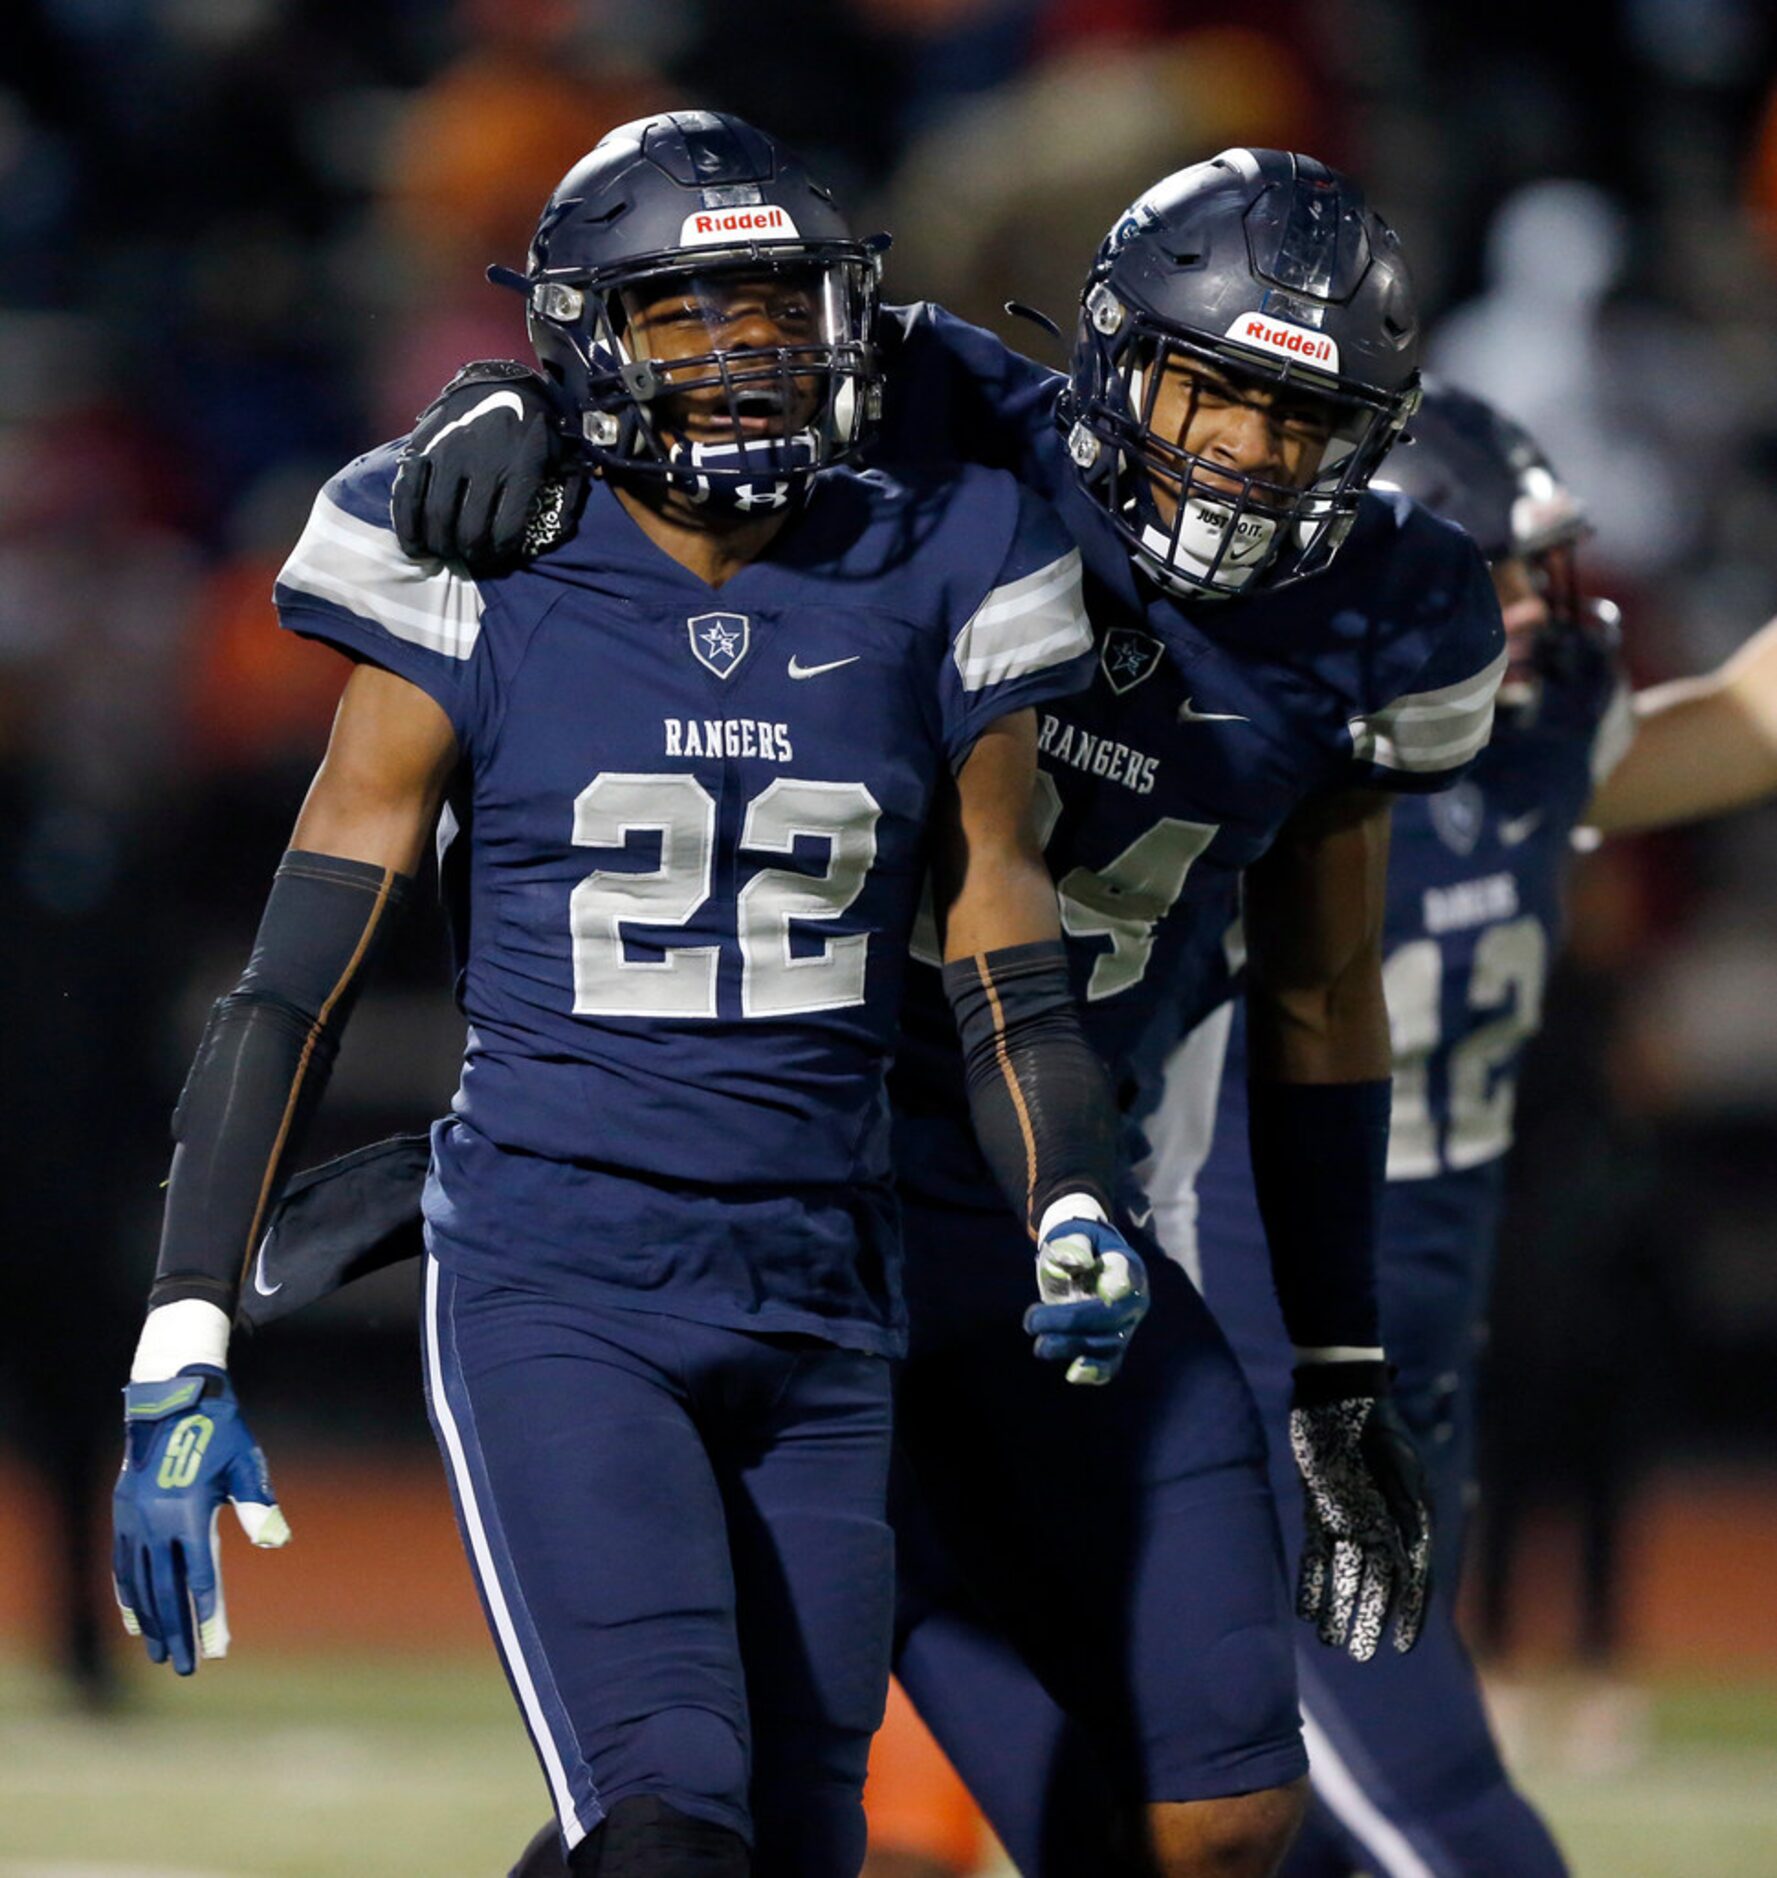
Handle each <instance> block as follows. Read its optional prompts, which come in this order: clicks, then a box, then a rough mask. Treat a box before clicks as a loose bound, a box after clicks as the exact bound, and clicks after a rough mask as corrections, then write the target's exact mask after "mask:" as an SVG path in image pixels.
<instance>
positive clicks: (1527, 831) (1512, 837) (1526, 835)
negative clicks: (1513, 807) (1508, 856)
mask: <svg viewBox="0 0 1777 1878" xmlns="http://www.w3.org/2000/svg"><path fill="white" fill-rule="evenodd" d="M1547 813H1548V811H1547V810H1546V809H1532V810H1531V811H1530V812H1529V814H1528V815H1515V816H1513V817H1512V819H1511V820H1510V821H1509V822H1501V823H1500V825H1499V838H1500V840H1501V841H1503V842H1504V843H1505V845H1506V846H1507V847H1508V848H1515V847H1517V846H1519V844H1520V843H1522V842H1526V841H1528V840H1529V839H1530V837H1531V836H1532V835H1534V834H1535V833H1536V831H1537V830H1538V829H1539V828H1540V827H1542V825H1543V817H1544V815H1546V814H1547Z"/></svg>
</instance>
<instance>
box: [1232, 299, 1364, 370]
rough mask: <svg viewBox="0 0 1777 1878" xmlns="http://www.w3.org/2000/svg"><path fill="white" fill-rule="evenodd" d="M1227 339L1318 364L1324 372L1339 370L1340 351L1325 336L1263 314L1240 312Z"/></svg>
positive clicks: (1306, 363) (1307, 362)
mask: <svg viewBox="0 0 1777 1878" xmlns="http://www.w3.org/2000/svg"><path fill="white" fill-rule="evenodd" d="M1228 337H1229V338H1230V339H1238V340H1239V341H1240V343H1241V344H1242V345H1243V346H1257V347H1258V348H1259V349H1260V350H1261V351H1263V352H1280V353H1282V355H1283V356H1284V357H1285V358H1286V359H1300V360H1301V361H1302V362H1303V363H1304V364H1305V365H1318V366H1320V367H1321V369H1322V370H1323V371H1328V372H1336V371H1337V370H1338V369H1339V348H1338V347H1337V346H1336V345H1335V344H1334V343H1333V341H1332V340H1330V339H1329V338H1327V336H1326V335H1325V334H1324V333H1311V332H1309V331H1308V329H1307V328H1306V327H1304V326H1291V325H1288V324H1287V323H1286V322H1285V321H1283V320H1272V319H1267V318H1266V317H1265V315H1264V314H1263V313H1242V314H1241V316H1240V317H1239V319H1237V320H1236V321H1235V322H1234V324H1233V325H1232V326H1230V327H1229V328H1228Z"/></svg>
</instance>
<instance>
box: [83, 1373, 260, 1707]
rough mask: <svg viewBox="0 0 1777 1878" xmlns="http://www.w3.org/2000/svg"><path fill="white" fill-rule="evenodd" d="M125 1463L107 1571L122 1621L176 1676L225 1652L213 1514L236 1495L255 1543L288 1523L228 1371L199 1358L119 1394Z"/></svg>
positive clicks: (215, 1517)
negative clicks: (168, 1375)
mask: <svg viewBox="0 0 1777 1878" xmlns="http://www.w3.org/2000/svg"><path fill="white" fill-rule="evenodd" d="M123 1420H124V1449H123V1471H122V1472H121V1473H120V1474H119V1475H118V1477H117V1490H116V1492H115V1493H114V1494H113V1495H112V1499H111V1523H112V1532H113V1535H114V1537H113V1542H112V1555H111V1565H112V1576H113V1578H114V1580H115V1582H116V1588H117V1603H118V1608H119V1609H120V1610H121V1611H122V1612H123V1627H124V1629H125V1630H127V1631H128V1632H129V1633H130V1635H131V1636H132V1637H140V1638H141V1639H142V1641H143V1642H144V1643H145V1644H146V1645H147V1646H148V1657H149V1660H150V1661H151V1662H155V1663H164V1662H166V1661H167V1659H168V1658H169V1657H171V1659H172V1663H173V1667H174V1669H176V1670H177V1671H178V1672H179V1674H180V1675H181V1676H189V1675H190V1674H191V1673H192V1671H193V1670H194V1669H196V1668H197V1661H198V1656H199V1654H200V1653H201V1654H202V1655H204V1656H226V1655H227V1654H228V1614H227V1611H226V1610H225V1608H224V1606H223V1601H222V1565H221V1556H220V1547H219V1545H218V1543H217V1532H216V1522H217V1521H218V1520H219V1519H220V1518H221V1515H222V1503H223V1501H224V1500H229V1501H232V1502H233V1504H234V1510H235V1513H236V1515H237V1517H238V1518H239V1519H240V1522H241V1528H242V1530H243V1531H244V1532H245V1533H246V1535H247V1537H248V1538H249V1539H250V1540H252V1542H253V1543H254V1544H255V1545H259V1546H280V1545H283V1544H284V1543H285V1542H286V1541H287V1540H288V1539H289V1537H290V1528H289V1525H288V1524H287V1523H286V1521H285V1519H284V1515H283V1513H282V1512H281V1511H280V1510H279V1508H278V1501H277V1495H276V1494H274V1493H273V1492H272V1490H271V1480H270V1478H269V1477H268V1475H267V1474H266V1471H265V1456H264V1455H263V1454H261V1453H260V1452H259V1448H258V1446H257V1444H256V1443H255V1442H254V1440H253V1437H252V1435H251V1434H250V1433H249V1432H248V1430H247V1424H246V1422H245V1421H243V1420H242V1419H241V1411H240V1405H239V1404H238V1403H237V1402H236V1401H235V1398H234V1388H233V1386H232V1385H231V1384H230V1382H229V1380H228V1374H227V1372H226V1371H225V1370H221V1369H216V1368H214V1367H212V1366H211V1365H210V1364H207V1363H193V1364H190V1365H188V1366H187V1367H186V1368H184V1369H182V1370H181V1371H180V1372H179V1374H178V1375H177V1376H174V1377H171V1378H170V1379H169V1380H168V1381H166V1382H133V1383H131V1384H130V1385H129V1387H128V1388H127V1389H125V1390H124V1392H123Z"/></svg>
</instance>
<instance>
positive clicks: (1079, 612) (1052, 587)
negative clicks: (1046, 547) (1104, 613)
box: [951, 548, 1092, 691]
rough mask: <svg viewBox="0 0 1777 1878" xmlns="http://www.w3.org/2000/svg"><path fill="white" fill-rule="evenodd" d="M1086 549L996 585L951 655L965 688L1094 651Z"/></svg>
mask: <svg viewBox="0 0 1777 1878" xmlns="http://www.w3.org/2000/svg"><path fill="white" fill-rule="evenodd" d="M1080 584H1081V569H1080V551H1079V549H1078V548H1070V549H1069V550H1068V552H1067V553H1066V554H1064V555H1063V556H1062V557H1061V558H1060V560H1058V561H1051V562H1050V563H1049V565H1048V566H1047V567H1040V568H1038V569H1037V571H1036V572H1035V573H1034V574H1026V575H1024V576H1023V577H1022V578H1021V579H1018V580H1011V581H1007V582H1006V583H1005V585H1004V586H1001V587H995V588H993V589H992V590H991V591H990V592H989V593H988V594H987V595H986V596H985V597H984V598H983V599H982V602H981V604H980V605H979V606H978V607H976V609H975V611H974V612H973V613H972V614H970V616H969V618H968V621H967V623H966V624H965V625H964V626H963V629H962V631H961V632H959V633H958V634H957V636H956V643H955V645H954V646H953V647H952V648H951V657H952V658H953V659H954V660H955V661H956V669H957V671H958V673H959V674H960V675H961V678H962V681H963V689H964V690H965V691H982V690H985V689H986V687H987V686H989V685H998V684H1003V683H1004V682H1005V681H1006V680H1007V679H1009V678H1018V677H1022V676H1023V675H1024V674H1026V673H1028V672H1040V671H1043V670H1044V669H1045V668H1047V667H1048V666H1051V665H1059V664H1060V663H1061V662H1062V661H1063V660H1064V659H1071V658H1076V657H1078V656H1079V655H1080V654H1081V653H1082V652H1086V651H1088V650H1090V648H1091V644H1092V628H1091V626H1090V625H1089V624H1088V623H1087V619H1086V611H1085V607H1084V605H1083V603H1082V601H1081V598H1080Z"/></svg>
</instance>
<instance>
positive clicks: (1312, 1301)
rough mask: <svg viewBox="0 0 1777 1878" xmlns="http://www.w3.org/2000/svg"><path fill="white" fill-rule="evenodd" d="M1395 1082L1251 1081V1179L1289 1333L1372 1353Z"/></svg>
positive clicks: (1311, 1343)
mask: <svg viewBox="0 0 1777 1878" xmlns="http://www.w3.org/2000/svg"><path fill="white" fill-rule="evenodd" d="M1391 1086H1392V1085H1391V1084H1390V1083H1389V1082H1388V1081H1387V1080H1386V1079H1380V1080H1377V1081H1374V1082H1336V1083H1291V1082H1270V1081H1263V1082H1261V1081H1253V1082H1251V1083H1249V1084H1248V1088H1247V1095H1248V1104H1249V1106H1248V1122H1247V1134H1248V1140H1249V1142H1250V1145H1251V1149H1252V1163H1253V1187H1254V1190H1255V1193H1256V1195H1257V1198H1258V1202H1259V1213H1260V1216H1261V1217H1262V1218H1263V1219H1264V1222H1265V1238H1266V1240H1267V1242H1268V1243H1269V1245H1270V1248H1271V1271H1272V1278H1273V1282H1274V1283H1275V1284H1276V1286H1277V1297H1278V1302H1279V1303H1280V1304H1281V1305H1282V1306H1283V1320H1284V1324H1285V1327H1286V1328H1287V1329H1288V1331H1289V1334H1290V1341H1291V1343H1293V1344H1294V1345H1295V1347H1296V1349H1297V1350H1298V1351H1299V1352H1303V1353H1307V1352H1310V1351H1312V1352H1315V1353H1316V1354H1317V1356H1318V1357H1319V1359H1320V1360H1322V1361H1326V1360H1330V1353H1331V1352H1335V1351H1337V1352H1341V1353H1350V1355H1351V1356H1352V1357H1354V1358H1355V1357H1358V1356H1359V1355H1360V1354H1361V1355H1362V1356H1373V1355H1374V1353H1375V1351H1376V1350H1377V1349H1379V1348H1380V1346H1381V1343H1382V1333H1381V1328H1380V1319H1379V1316H1378V1313H1377V1308H1376V1232H1377V1221H1378V1218H1379V1216H1380V1214H1381V1211H1382V1193H1383V1184H1384V1181H1385V1179H1386V1177H1387V1171H1388V1110H1389V1091H1390V1088H1391Z"/></svg>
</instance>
